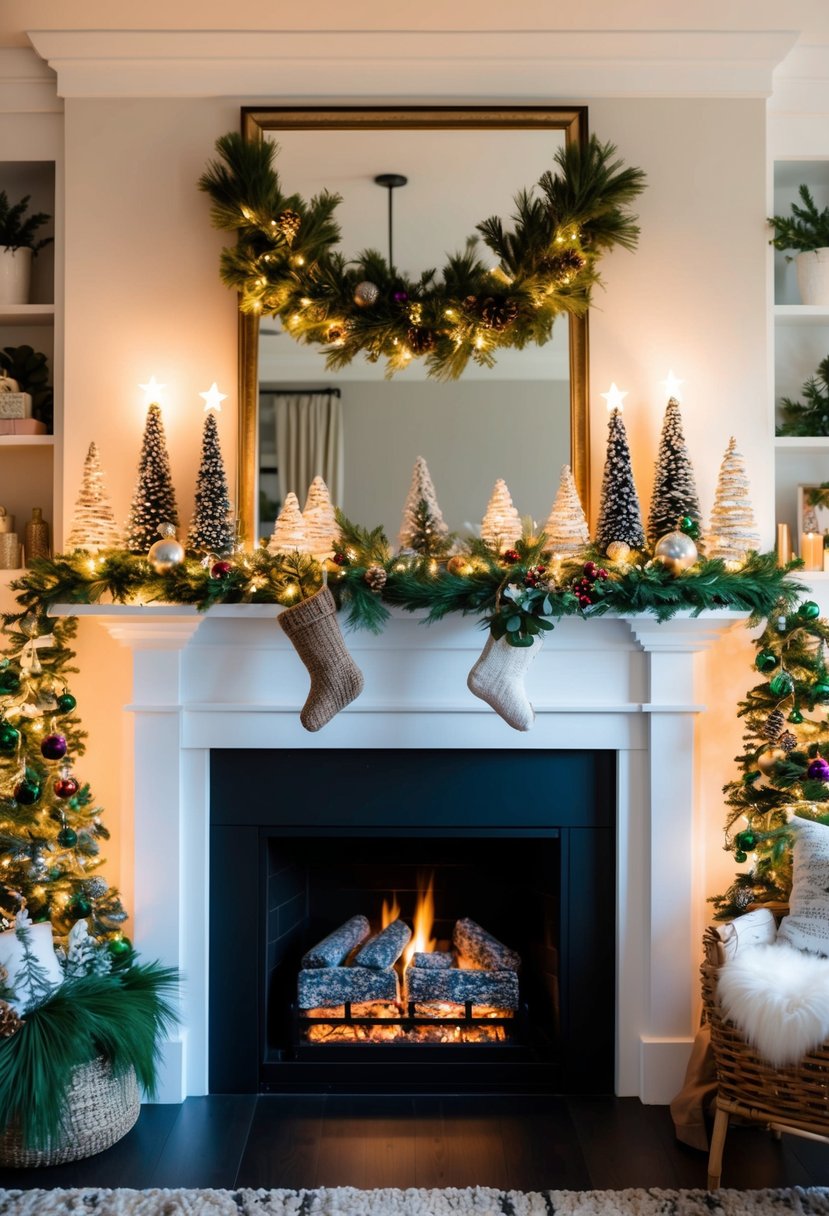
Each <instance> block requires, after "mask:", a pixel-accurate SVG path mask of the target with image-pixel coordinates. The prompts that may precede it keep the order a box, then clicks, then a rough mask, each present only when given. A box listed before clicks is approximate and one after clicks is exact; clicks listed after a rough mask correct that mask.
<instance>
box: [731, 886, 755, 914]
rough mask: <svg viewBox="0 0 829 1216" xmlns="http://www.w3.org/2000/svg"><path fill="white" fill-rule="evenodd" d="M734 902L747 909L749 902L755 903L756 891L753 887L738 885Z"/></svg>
mask: <svg viewBox="0 0 829 1216" xmlns="http://www.w3.org/2000/svg"><path fill="white" fill-rule="evenodd" d="M734 903H735V904H736V905H737V907H738V908H741V909H742V910H743V911H745V910H746V908H747V907H748V906H749V904H752V903H754V891H753V890H752V889H751V887H738V888H737V890H736V891H735V892H734Z"/></svg>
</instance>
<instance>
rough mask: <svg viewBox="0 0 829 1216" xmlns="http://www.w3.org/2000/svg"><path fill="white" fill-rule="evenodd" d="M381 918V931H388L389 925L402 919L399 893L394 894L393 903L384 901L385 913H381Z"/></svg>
mask: <svg viewBox="0 0 829 1216" xmlns="http://www.w3.org/2000/svg"><path fill="white" fill-rule="evenodd" d="M381 917H382V924H381V925H380V928H381V929H388V927H389V925H390V924H391V923H392V921H393V920H399V919H400V904H399V903H398V902H397V892H396V891H395V893H394V897H393V899H392V901H391V903H387V902H386V900H385V899H384V900H383V911H382V913H381Z"/></svg>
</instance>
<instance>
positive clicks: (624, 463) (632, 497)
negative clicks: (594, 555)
mask: <svg viewBox="0 0 829 1216" xmlns="http://www.w3.org/2000/svg"><path fill="white" fill-rule="evenodd" d="M613 541H621V542H622V543H623V544H625V545H630V547H631V549H641V548H643V547H644V544H645V530H644V528H643V527H642V512H641V510H640V508H639V495H638V494H637V493H636V485H635V483H634V480H633V468H632V467H631V462H630V448H629V447H628V437H627V432H626V431H625V424H624V422H623V421H622V414H621V411H620V410H618V409H614V410H613V411H612V412H611V415H610V420H609V422H608V430H607V456H606V457H605V465H604V476H603V477H602V495H601V501H600V504H599V519H598V522H597V524H596V548H597V549H599V551H600V552H602V553H606V552H607V546H608V545H610V544H612V543H613Z"/></svg>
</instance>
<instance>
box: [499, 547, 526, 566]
mask: <svg viewBox="0 0 829 1216" xmlns="http://www.w3.org/2000/svg"><path fill="white" fill-rule="evenodd" d="M501 561H502V562H509V564H510V565H511V566H514V565H515V563H516V562H520V561H521V554H520V553H519V552H518V550H517V549H505V550H504V552H503V553H502V554H501Z"/></svg>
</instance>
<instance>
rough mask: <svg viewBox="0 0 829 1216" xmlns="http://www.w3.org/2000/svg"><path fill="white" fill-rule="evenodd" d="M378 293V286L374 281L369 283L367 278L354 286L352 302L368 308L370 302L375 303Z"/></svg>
mask: <svg viewBox="0 0 829 1216" xmlns="http://www.w3.org/2000/svg"><path fill="white" fill-rule="evenodd" d="M379 295H380V288H379V287H378V286H377V284H376V283H370V282H369V281H368V279H366V280H364V282H362V283H358V284H357V286H356V287H355V288H354V303H355V304H358V305H359V307H360V308H370V307H371V305H372V304H376V303H377V298H378V296H379Z"/></svg>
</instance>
